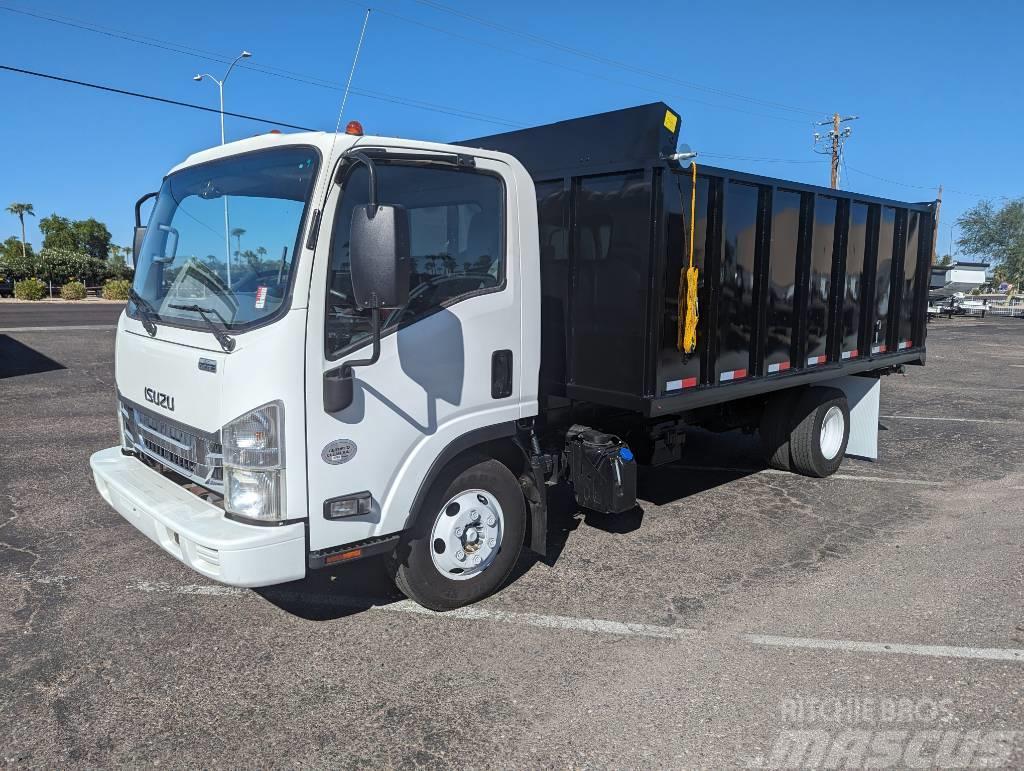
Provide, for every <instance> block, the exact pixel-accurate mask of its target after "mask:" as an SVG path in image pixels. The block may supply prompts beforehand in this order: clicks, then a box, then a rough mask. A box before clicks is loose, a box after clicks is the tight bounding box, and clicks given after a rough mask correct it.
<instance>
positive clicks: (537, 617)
mask: <svg viewBox="0 0 1024 771" xmlns="http://www.w3.org/2000/svg"><path fill="white" fill-rule="evenodd" d="M379 609H380V610H397V611H401V612H403V613H416V614H420V615H426V616H434V617H436V618H458V619H463V620H467V621H500V622H502V623H506V624H520V625H525V626H539V627H543V628H545V629H567V630H570V631H573V632H589V633H592V634H614V635H635V636H638V637H659V638H662V639H670V640H678V639H680V638H683V637H692V636H694V635H696V634H698V632H697V630H695V629H685V628H682V627H674V626H656V625H654V624H634V623H631V622H627V621H607V620H604V619H599V618H575V617H573V616H548V615H544V614H541V613H518V612H512V611H507V610H488V609H486V608H478V607H475V606H471V607H466V608H458V609H456V610H449V611H447V612H445V613H437V612H435V611H432V610H427V609H426V608H423V607H421V606H419V605H417V604H416V603H414V602H412V601H411V600H403V601H402V602H395V603H392V604H391V605H384V606H381V607H380V608H379Z"/></svg>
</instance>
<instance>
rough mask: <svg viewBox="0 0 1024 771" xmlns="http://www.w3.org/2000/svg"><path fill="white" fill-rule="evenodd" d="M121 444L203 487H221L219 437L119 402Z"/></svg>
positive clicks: (222, 480) (221, 473)
mask: <svg viewBox="0 0 1024 771" xmlns="http://www.w3.org/2000/svg"><path fill="white" fill-rule="evenodd" d="M121 416H122V418H123V419H124V425H125V429H126V432H127V435H126V436H125V441H126V442H128V443H129V444H131V445H132V447H134V449H135V450H136V451H137V452H142V453H144V454H146V455H148V456H149V457H150V458H152V459H153V460H155V461H157V462H158V463H161V464H163V465H165V466H167V467H168V468H170V469H172V470H174V471H177V472H178V473H179V474H181V475H182V476H185V477H188V478H189V479H191V480H192V481H193V482H196V483H198V484H200V485H203V486H204V487H209V488H213V489H216V490H220V489H222V488H223V487H224V467H223V465H222V464H223V450H222V448H221V444H220V434H208V433H206V432H204V431H199V430H198V429H195V428H191V427H190V426H186V425H183V424H182V423H178V422H177V421H174V420H170V419H169V418H166V417H164V416H163V415H159V414H157V413H155V412H152V411H150V410H147V409H145V408H143V407H140V406H139V405H137V404H135V403H134V402H130V401H128V400H127V399H124V398H122V399H121Z"/></svg>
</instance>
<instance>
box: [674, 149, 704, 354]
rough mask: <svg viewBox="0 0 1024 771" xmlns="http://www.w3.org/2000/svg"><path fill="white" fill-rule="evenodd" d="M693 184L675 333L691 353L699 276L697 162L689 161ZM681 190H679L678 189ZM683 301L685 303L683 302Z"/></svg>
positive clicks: (683, 348)
mask: <svg viewBox="0 0 1024 771" xmlns="http://www.w3.org/2000/svg"><path fill="white" fill-rule="evenodd" d="M691 170H692V179H693V185H692V188H691V190H690V261H689V267H688V268H686V269H685V270H684V271H683V270H681V271H679V297H678V309H677V315H678V318H679V329H678V331H677V333H676V347H677V348H678V349H679V350H680V351H682V352H683V353H686V354H690V353H693V352H694V351H695V350H696V348H697V320H698V319H699V318H700V314H699V312H698V308H697V279H698V278H699V276H700V273H699V271H698V270H697V268H695V267H694V266H693V237H694V230H695V229H696V223H695V222H694V220H695V219H696V216H697V164H696V162H693V163H691ZM680 192H681V191H680ZM684 301H685V305H684V304H683V303H684Z"/></svg>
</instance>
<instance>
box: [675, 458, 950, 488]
mask: <svg viewBox="0 0 1024 771" xmlns="http://www.w3.org/2000/svg"><path fill="white" fill-rule="evenodd" d="M672 468H674V469H679V470H681V471H712V472H716V473H721V474H747V475H749V476H754V475H755V474H772V475H774V476H787V477H792V476H794V474H793V473H792V472H790V471H780V470H779V469H774V468H761V469H758V468H734V467H732V466H691V465H686V464H673V465H672ZM801 478H802V479H806V478H805V477H801ZM827 479H845V480H848V481H852V482H883V483H885V484H893V485H919V486H922V487H946V486H948V485H949V484H950V483H949V482H939V481H932V480H931V479H897V478H895V477H878V476H869V475H867V474H831V475H830V476H828V477H827Z"/></svg>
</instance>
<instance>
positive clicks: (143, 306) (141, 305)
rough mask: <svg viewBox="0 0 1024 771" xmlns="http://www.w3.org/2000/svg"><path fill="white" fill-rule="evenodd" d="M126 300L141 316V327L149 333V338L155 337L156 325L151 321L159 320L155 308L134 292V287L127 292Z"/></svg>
mask: <svg viewBox="0 0 1024 771" xmlns="http://www.w3.org/2000/svg"><path fill="white" fill-rule="evenodd" d="M128 299H129V300H131V301H132V302H133V303H135V308H136V310H138V312H139V315H140V316H142V326H144V327H145V328H146V332H148V333H149V336H150V337H156V324H155V323H153V319H159V318H160V314H159V313H157V312H156V308H154V307H153V305H152V304H151V303H150V302H149V300H147V299H146V298H145V297H143V296H142V295H140V294H139V293H138V292H136V291H135V287H132V288H131V289H129V290H128Z"/></svg>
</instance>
